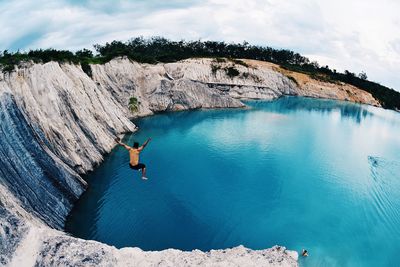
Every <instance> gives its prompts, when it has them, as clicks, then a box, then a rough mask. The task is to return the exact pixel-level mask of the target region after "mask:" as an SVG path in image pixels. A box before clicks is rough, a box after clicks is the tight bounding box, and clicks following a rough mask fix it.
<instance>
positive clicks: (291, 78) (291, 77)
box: [286, 75, 299, 86]
mask: <svg viewBox="0 0 400 267" xmlns="http://www.w3.org/2000/svg"><path fill="white" fill-rule="evenodd" d="M286 77H287V78H288V79H289V80H291V81H292V82H294V83H295V84H296V85H297V86H298V85H299V83H298V82H297V80H296V79H295V78H294V77H293V76H290V75H286Z"/></svg>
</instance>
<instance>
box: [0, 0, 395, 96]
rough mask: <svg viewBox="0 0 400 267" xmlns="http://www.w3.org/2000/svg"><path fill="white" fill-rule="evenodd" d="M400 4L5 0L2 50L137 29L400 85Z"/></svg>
mask: <svg viewBox="0 0 400 267" xmlns="http://www.w3.org/2000/svg"><path fill="white" fill-rule="evenodd" d="M110 3H112V4H110ZM398 10H400V2H398V1H397V0H381V1H371V0H367V1H361V0H352V1H347V0H337V1H324V0H319V1H318V0H292V1H281V0H248V1H241V0H205V1H198V0H192V1H183V0H171V1H168V2H166V1H157V0H149V1H140V0H136V1H127V0H119V1H113V2H110V1H93V0H88V1H77V0H69V1H67V0H64V1H50V0H38V1H28V0H19V1H4V0H3V1H2V0H0V25H1V27H0V49H7V48H9V49H10V48H11V49H13V50H16V49H18V48H21V49H29V48H39V47H40V48H47V47H54V48H64V49H73V50H76V49H80V48H82V47H90V46H91V45H93V44H95V43H104V42H107V41H112V40H114V39H118V40H127V39H129V38H131V37H134V36H137V35H144V36H152V35H161V36H165V37H167V38H172V39H182V38H184V39H214V40H225V41H235V42H242V41H244V40H247V41H249V42H250V43H253V44H259V45H269V46H274V47H278V48H289V49H292V50H294V51H297V52H300V53H302V54H304V55H306V56H309V57H310V58H311V59H316V60H319V61H320V63H321V65H326V64H328V65H329V66H331V67H332V68H336V69H338V70H341V71H343V70H345V69H348V70H350V71H353V72H357V73H358V72H361V71H366V72H367V74H368V76H369V78H371V79H372V80H375V81H379V82H381V83H383V84H385V85H388V86H391V87H395V88H398V89H400V79H398V77H397V75H398V74H399V73H400V38H399V36H398V34H397V32H398V28H399V26H400V17H399V16H398V15H397V12H398Z"/></svg>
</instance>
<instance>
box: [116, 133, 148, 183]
mask: <svg viewBox="0 0 400 267" xmlns="http://www.w3.org/2000/svg"><path fill="white" fill-rule="evenodd" d="M150 140H151V138H149V139H147V141H146V142H144V143H143V145H141V146H139V143H138V142H134V143H133V147H130V146H128V145H127V144H124V143H122V142H121V139H120V138H116V139H115V141H116V142H117V143H118V144H119V145H121V146H123V147H125V148H126V149H127V150H128V151H129V167H130V168H131V169H134V170H141V171H142V179H143V180H147V177H146V165H144V164H143V163H139V154H140V152H142V151H143V149H144V148H145V147H146V146H147V144H148V143H149V142H150Z"/></svg>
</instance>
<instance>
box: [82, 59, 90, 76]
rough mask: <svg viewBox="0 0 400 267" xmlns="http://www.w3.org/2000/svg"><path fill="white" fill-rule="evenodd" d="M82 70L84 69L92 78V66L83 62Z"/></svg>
mask: <svg viewBox="0 0 400 267" xmlns="http://www.w3.org/2000/svg"><path fill="white" fill-rule="evenodd" d="M81 68H82V70H83V72H85V73H86V74H87V76H89V77H90V78H92V68H91V67H90V65H89V64H88V63H87V62H82V63H81Z"/></svg>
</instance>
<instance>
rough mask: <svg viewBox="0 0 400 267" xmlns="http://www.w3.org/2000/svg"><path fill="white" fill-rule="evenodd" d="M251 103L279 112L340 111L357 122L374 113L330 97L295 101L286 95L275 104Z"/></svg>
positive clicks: (363, 107) (367, 108) (363, 106)
mask: <svg viewBox="0 0 400 267" xmlns="http://www.w3.org/2000/svg"><path fill="white" fill-rule="evenodd" d="M251 105H252V106H254V107H255V108H267V109H268V110H271V111H276V112H279V113H290V112H298V111H299V110H306V111H309V112H321V113H330V112H332V111H338V112H339V113H340V116H341V117H342V118H349V119H353V120H354V121H355V122H357V123H360V122H361V121H362V120H364V119H365V118H367V117H369V116H373V113H372V112H371V111H370V109H371V108H372V107H369V106H366V105H361V104H360V105H357V104H349V103H347V102H342V101H336V100H330V99H318V100H316V99H313V98H298V99H297V100H296V101H293V97H284V98H282V99H279V101H277V103H276V104H275V105H269V103H268V102H265V101H254V102H252V104H251Z"/></svg>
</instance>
